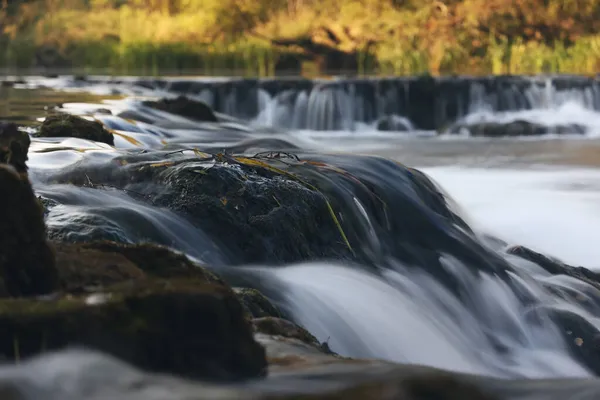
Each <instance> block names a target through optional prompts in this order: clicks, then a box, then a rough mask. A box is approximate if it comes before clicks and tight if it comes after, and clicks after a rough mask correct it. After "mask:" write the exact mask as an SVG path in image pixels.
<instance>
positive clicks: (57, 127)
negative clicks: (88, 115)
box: [37, 114, 115, 146]
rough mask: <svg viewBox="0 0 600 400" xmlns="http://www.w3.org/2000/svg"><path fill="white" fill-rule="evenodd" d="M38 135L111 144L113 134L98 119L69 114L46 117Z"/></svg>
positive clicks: (112, 143)
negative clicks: (93, 119)
mask: <svg viewBox="0 0 600 400" xmlns="http://www.w3.org/2000/svg"><path fill="white" fill-rule="evenodd" d="M37 135H38V136H39V137H74V138H80V139H87V140H93V141H95V142H102V143H106V144H109V145H111V146H113V145H114V144H115V143H114V137H113V134H112V133H110V132H109V131H107V130H106V129H105V128H104V126H103V125H102V124H101V123H100V122H98V121H90V120H87V119H85V118H82V117H78V116H75V115H70V114H54V115H50V116H48V117H46V119H45V120H44V122H43V124H42V126H41V127H40V130H39V132H38V134H37Z"/></svg>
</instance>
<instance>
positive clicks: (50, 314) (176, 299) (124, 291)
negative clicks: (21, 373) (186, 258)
mask: <svg viewBox="0 0 600 400" xmlns="http://www.w3.org/2000/svg"><path fill="white" fill-rule="evenodd" d="M67 346H84V347H88V348H92V349H97V350H100V351H103V352H106V353H108V354H111V355H114V356H116V357H118V358H120V359H122V360H125V361H127V362H130V363H132V364H133V365H136V366H138V367H140V368H143V369H145V370H148V371H156V372H168V373H173V374H178V375H181V376H188V377H194V378H200V379H205V380H239V379H246V378H253V377H259V376H263V375H264V374H265V372H266V358H265V351H264V349H263V348H262V346H260V345H259V344H258V343H257V342H256V341H255V340H254V339H253V336H252V329H251V326H250V324H249V323H248V321H247V320H246V319H245V318H244V311H243V307H242V305H241V304H240V302H239V301H238V300H237V298H236V297H235V294H234V293H233V291H232V290H231V289H230V288H228V287H227V286H224V285H221V284H218V283H207V282H205V281H202V280H194V279H184V280H181V279H179V280H170V281H156V280H148V281H145V282H134V283H123V284H120V285H116V286H112V287H110V288H107V289H106V290H104V291H101V292H97V293H94V294H93V295H86V296H77V297H73V296H67V297H62V298H59V299H56V300H17V299H10V300H8V299H7V300H3V301H0V355H2V356H4V357H6V358H8V359H10V360H19V359H21V358H25V357H30V356H33V355H36V354H39V353H42V352H45V351H49V350H55V349H61V348H65V347H67Z"/></svg>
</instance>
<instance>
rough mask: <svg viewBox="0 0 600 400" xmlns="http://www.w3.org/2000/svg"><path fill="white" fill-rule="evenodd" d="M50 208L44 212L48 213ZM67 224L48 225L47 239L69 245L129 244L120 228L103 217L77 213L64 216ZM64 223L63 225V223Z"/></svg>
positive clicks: (125, 234)
mask: <svg viewBox="0 0 600 400" xmlns="http://www.w3.org/2000/svg"><path fill="white" fill-rule="evenodd" d="M50 210H51V208H49V209H48V208H47V209H46V211H47V212H50ZM67 218H68V222H66V221H61V223H58V224H54V223H50V222H49V224H48V238H49V239H51V240H53V241H59V242H69V243H87V242H91V241H101V240H108V241H112V242H119V243H130V240H129V238H128V236H127V233H126V232H125V230H124V229H122V227H121V226H120V225H119V224H118V223H116V222H114V221H112V220H111V219H109V218H107V217H105V216H104V215H97V214H89V213H79V214H75V215H68V216H64V219H65V220H66V219H67ZM63 222H65V223H63Z"/></svg>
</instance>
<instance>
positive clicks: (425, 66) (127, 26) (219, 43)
mask: <svg viewBox="0 0 600 400" xmlns="http://www.w3.org/2000/svg"><path fill="white" fill-rule="evenodd" d="M333 17H335V18H333ZM0 27H1V28H2V31H3V33H4V34H3V37H2V38H0V46H1V48H2V49H3V51H0V65H4V66H8V67H19V68H22V67H27V66H33V65H34V64H35V63H36V62H37V63H38V64H40V61H39V58H40V57H39V56H37V55H38V53H39V52H40V51H41V50H40V49H48V48H51V49H52V50H53V51H55V52H56V57H57V59H58V60H62V63H60V62H58V61H56V62H54V61H53V60H51V61H52V62H54V64H53V65H52V66H56V65H58V66H65V67H93V68H106V67H109V68H111V69H112V70H114V71H115V72H116V73H119V72H128V73H132V72H133V73H144V74H149V73H153V72H157V71H165V70H167V71H170V70H173V71H181V70H185V69H190V70H191V69H195V70H198V71H199V72H204V73H207V74H209V73H216V72H217V71H224V70H230V71H232V72H233V73H236V74H240V73H241V74H243V75H272V74H274V73H275V69H276V68H277V69H284V68H287V67H289V65H290V64H289V60H290V59H295V60H296V61H298V60H300V59H302V60H304V59H308V60H313V61H314V60H318V57H319V56H320V55H322V54H316V53H319V52H321V53H322V52H327V51H328V50H327V49H335V50H339V51H342V52H344V53H347V54H349V55H350V56H351V57H355V58H356V60H357V61H356V64H357V65H358V67H357V70H358V71H359V72H365V73H379V74H414V73H425V72H429V73H432V74H447V73H457V72H459V73H489V72H493V73H541V72H573V73H588V74H590V73H595V72H596V71H597V69H598V67H599V66H600V48H599V47H600V44H599V40H600V0H445V1H442V0H418V1H417V0H371V1H366V0H320V1H318V0H289V1H284V0H18V1H9V2H5V4H4V7H3V8H2V11H1V12H0ZM283 41H287V42H285V45H281V43H283ZM307 41H311V43H313V44H318V45H320V46H321V47H318V51H317V50H315V46H314V45H313V47H311V48H308V47H307V46H306V45H305V44H306V43H307ZM303 44H304V45H303ZM17 49H18V51H17ZM36 60H37V61H36ZM373 60H374V61H375V62H372V61H373ZM52 62H51V64H52ZM299 62H300V61H298V62H297V63H296V64H298V63H299ZM42 64H43V63H42ZM292 64H293V63H292Z"/></svg>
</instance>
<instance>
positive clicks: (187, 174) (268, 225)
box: [54, 154, 352, 263]
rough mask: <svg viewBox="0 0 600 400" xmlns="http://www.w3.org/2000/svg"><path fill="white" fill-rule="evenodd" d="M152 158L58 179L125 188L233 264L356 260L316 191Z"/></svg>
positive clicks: (231, 167) (249, 169)
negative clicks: (187, 223) (187, 225)
mask: <svg viewBox="0 0 600 400" xmlns="http://www.w3.org/2000/svg"><path fill="white" fill-rule="evenodd" d="M150 157H152V156H150ZM154 157H155V160H154V161H145V160H144V158H146V159H148V157H147V156H135V155H131V156H127V157H123V158H122V159H121V160H117V161H116V162H117V163H123V164H124V165H123V166H121V168H115V167H114V164H111V165H107V166H105V168H100V169H97V168H93V169H89V170H87V169H84V168H78V169H77V170H71V171H67V172H65V173H64V174H58V175H57V176H55V177H54V179H55V180H56V181H59V182H70V183H74V184H81V185H85V184H87V182H89V181H91V182H93V183H94V184H99V185H101V184H105V183H106V184H110V185H112V186H116V187H121V188H123V189H124V190H126V191H128V192H129V193H131V195H132V196H133V197H135V198H138V199H140V200H143V201H148V202H149V203H151V204H152V205H155V206H159V207H166V208H169V209H171V210H173V211H175V212H177V213H179V214H181V215H185V216H186V217H188V218H190V219H191V220H192V221H193V222H194V224H195V225H197V226H198V227H199V228H200V229H202V230H203V231H204V232H206V233H207V234H208V235H210V236H211V237H213V238H215V240H216V241H217V242H218V243H220V244H223V245H224V244H226V246H227V248H228V250H229V251H230V252H231V254H232V256H233V257H232V258H233V262H234V263H242V262H243V263H248V262H267V263H280V262H294V261H302V260H307V259H316V258H328V257H329V258H337V259H344V258H350V257H352V253H351V251H350V249H349V248H348V246H347V245H346V244H345V243H344V241H343V238H342V237H341V232H340V229H339V226H338V225H337V224H336V222H335V220H334V219H333V218H332V214H331V210H330V205H328V200H327V197H326V196H325V195H324V194H323V193H321V192H320V191H318V190H316V189H315V188H310V187H307V186H306V185H303V184H302V183H301V182H298V181H297V180H294V179H290V178H289V177H288V176H286V175H285V174H283V175H282V174H280V173H278V172H274V171H273V170H270V169H269V168H265V166H264V165H262V164H258V165H252V164H250V165H246V164H243V163H239V162H236V161H235V160H234V159H230V160H227V159H226V160H222V161H202V160H201V159H199V158H198V157H194V158H189V157H185V158H179V159H177V158H172V159H169V158H164V157H160V154H155V155H154ZM171 160H172V161H171ZM265 165H266V164H265Z"/></svg>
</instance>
